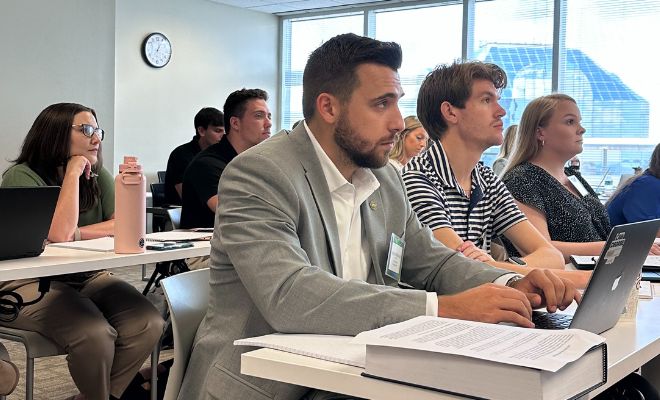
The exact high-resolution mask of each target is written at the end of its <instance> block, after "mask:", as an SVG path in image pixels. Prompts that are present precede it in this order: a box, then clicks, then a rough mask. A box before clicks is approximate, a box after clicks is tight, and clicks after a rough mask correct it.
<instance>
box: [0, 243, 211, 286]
mask: <svg viewBox="0 0 660 400" xmlns="http://www.w3.org/2000/svg"><path fill="white" fill-rule="evenodd" d="M193 244H194V247H188V248H185V249H175V250H166V251H154V250H147V251H146V252H144V253H140V254H115V253H114V252H100V251H87V250H77V249H66V248H61V247H52V246H46V249H45V250H44V252H43V253H42V254H41V255H40V256H38V257H28V258H19V259H15V260H4V261H0V281H10V280H14V279H26V278H38V277H43V276H52V275H61V274H71V273H76V272H84V271H95V270H99V269H110V268H118V267H126V266H129V265H139V264H151V263H157V262H161V261H170V260H178V259H180V258H188V257H199V256H207V255H209V253H210V251H211V244H210V242H206V241H200V242H193Z"/></svg>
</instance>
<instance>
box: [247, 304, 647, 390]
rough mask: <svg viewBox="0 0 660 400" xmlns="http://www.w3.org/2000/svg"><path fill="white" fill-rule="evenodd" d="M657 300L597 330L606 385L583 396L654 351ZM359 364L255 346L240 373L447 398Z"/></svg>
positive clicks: (641, 362)
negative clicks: (377, 375)
mask: <svg viewBox="0 0 660 400" xmlns="http://www.w3.org/2000/svg"><path fill="white" fill-rule="evenodd" d="M658 316H660V298H657V297H656V298H655V299H653V300H640V304H639V309H638V312H637V322H636V323H633V322H619V323H618V324H617V325H616V326H615V327H614V328H612V329H610V330H609V331H607V332H604V333H603V334H602V336H603V337H605V338H606V340H607V346H608V348H607V349H608V350H607V351H608V365H609V370H608V378H607V384H606V385H604V386H602V387H600V388H598V389H596V390H594V391H593V392H591V393H589V394H588V395H587V396H584V397H583V398H584V399H591V398H593V397H594V396H595V395H597V394H598V393H600V392H602V391H603V390H605V389H607V388H608V387H610V386H611V385H613V384H614V383H615V382H617V381H619V380H620V379H622V378H623V377H625V376H627V375H628V374H630V373H631V372H633V371H635V370H636V369H638V368H639V367H641V366H642V365H644V364H646V363H648V362H649V361H651V360H653V359H654V358H655V357H656V356H658V354H660V324H659V323H658ZM362 371H363V370H362V369H361V368H357V367H352V366H349V365H343V364H338V363H333V362H329V361H323V360H318V359H314V358H311V357H306V356H301V355H296V354H291V353H285V352H283V351H278V350H272V349H259V350H255V351H251V352H248V353H245V354H243V355H242V357H241V373H243V374H246V375H253V376H257V377H260V378H266V379H272V380H277V381H282V382H288V383H293V384H297V385H302V386H308V387H313V388H317V389H323V390H328V391H331V392H336V393H344V394H349V395H353V396H358V397H363V398H367V399H379V400H381V399H382V400H395V399H419V400H443V399H458V398H462V397H458V396H453V395H449V394H445V393H440V392H435V391H431V390H425V389H418V388H415V387H412V386H407V385H402V384H397V383H391V382H386V381H382V380H378V379H371V378H365V377H363V376H361V375H360V373H361V372H362Z"/></svg>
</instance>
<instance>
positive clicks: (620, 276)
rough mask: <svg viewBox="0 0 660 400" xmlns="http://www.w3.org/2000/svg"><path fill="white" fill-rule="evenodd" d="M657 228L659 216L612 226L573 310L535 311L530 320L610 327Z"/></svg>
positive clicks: (547, 324)
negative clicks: (560, 312) (563, 312)
mask: <svg viewBox="0 0 660 400" xmlns="http://www.w3.org/2000/svg"><path fill="white" fill-rule="evenodd" d="M658 229H660V219H654V220H650V221H643V222H635V223H632V224H625V225H618V226H615V227H614V228H613V229H612V231H611V232H610V235H609V236H608V238H607V242H605V247H603V252H602V253H601V255H600V257H599V258H598V262H597V263H596V267H595V268H594V271H593V274H592V275H591V279H590V280H589V284H588V285H587V289H586V290H585V291H584V294H583V296H582V302H580V305H579V306H578V308H577V310H576V311H575V314H574V315H570V314H559V313H546V312H539V311H535V312H534V315H533V317H532V321H533V322H534V323H535V324H536V325H537V327H541V328H547V329H565V328H576V329H583V330H585V331H590V332H593V333H596V334H599V333H602V332H604V331H606V330H608V329H610V328H611V327H613V326H614V325H615V324H616V323H617V321H618V320H619V317H620V316H621V312H622V311H623V308H624V306H625V304H626V301H627V299H628V295H629V294H630V290H631V289H632V288H633V285H635V284H636V282H637V276H638V275H639V274H640V272H641V271H642V264H644V260H646V256H647V254H648V252H649V250H650V249H651V245H652V244H653V241H654V240H655V235H656V234H657V233H658Z"/></svg>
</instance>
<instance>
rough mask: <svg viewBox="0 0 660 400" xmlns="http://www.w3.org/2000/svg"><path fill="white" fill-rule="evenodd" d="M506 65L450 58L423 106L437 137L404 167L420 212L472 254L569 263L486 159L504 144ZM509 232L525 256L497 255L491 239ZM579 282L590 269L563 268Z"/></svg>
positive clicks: (427, 89) (427, 87)
mask: <svg viewBox="0 0 660 400" xmlns="http://www.w3.org/2000/svg"><path fill="white" fill-rule="evenodd" d="M505 86H506V73H505V72H504V71H503V70H502V69H501V68H500V67H498V66H497V65H494V64H486V63H482V62H478V61H471V62H457V63H454V64H452V65H442V66H439V67H437V68H436V69H435V70H434V71H432V72H431V73H430V74H429V75H428V76H427V77H426V79H425V80H424V82H423V83H422V86H421V88H420V91H419V95H418V100H417V113H418V117H419V120H420V121H421V122H422V125H424V128H425V129H426V130H427V132H428V134H429V136H430V137H431V139H433V140H434V143H433V144H432V145H431V146H430V148H429V150H428V151H427V152H426V153H425V154H424V155H422V156H420V157H417V158H414V159H413V160H411V161H410V162H409V164H408V165H407V166H406V168H405V169H404V171H403V180H404V182H405V185H406V189H407V192H408V198H409V200H410V203H411V204H412V207H413V209H414V210H415V212H416V213H417V216H418V218H419V220H420V221H421V222H422V223H423V224H425V225H427V226H428V227H429V228H430V229H431V230H432V231H433V235H434V236H435V237H436V239H438V240H439V241H441V242H442V243H444V244H445V245H446V246H448V247H449V248H452V249H456V250H457V251H460V252H462V253H463V254H464V255H465V256H466V257H469V258H472V259H476V260H480V261H483V262H486V263H488V264H490V265H493V266H496V267H499V268H503V269H507V270H510V271H515V272H518V273H522V274H525V273H527V272H529V271H530V267H532V268H556V269H562V270H563V268H564V262H563V258H562V256H561V254H560V253H559V252H558V251H557V250H556V249H554V248H553V246H552V245H551V244H550V243H549V242H548V241H547V240H545V239H544V238H543V236H542V235H541V234H540V233H539V232H538V231H537V230H536V229H535V228H534V227H533V226H532V224H531V223H530V222H529V221H527V219H526V218H525V216H524V214H523V213H522V212H521V211H520V210H519V209H518V207H517V206H516V204H515V202H514V200H513V197H512V196H511V194H510V193H509V191H508V190H507V189H506V187H505V186H504V184H503V183H502V182H501V181H500V179H499V178H498V177H497V176H496V175H495V173H493V171H492V170H491V169H490V168H488V167H485V166H483V165H481V164H480V163H479V159H480V158H481V155H482V154H483V152H484V151H485V150H486V149H488V148H489V147H491V146H496V145H500V144H502V140H503V137H502V117H503V116H504V115H505V114H506V111H505V110H504V109H503V108H502V107H501V106H500V105H499V103H498V100H499V94H500V91H501V89H503V88H504V87H505ZM500 235H504V236H506V238H507V239H509V240H510V241H511V242H512V243H513V244H514V245H515V246H516V247H517V248H518V249H520V251H521V253H522V254H524V255H525V256H524V257H523V258H522V259H518V258H516V259H513V260H511V259H510V260H509V261H512V262H500V261H495V260H494V259H493V258H492V257H491V255H490V248H491V240H492V239H494V238H496V237H498V236H500ZM559 275H560V276H562V275H563V276H564V277H566V278H568V279H571V280H572V281H573V282H574V283H575V284H576V285H577V286H578V287H584V286H586V284H587V281H588V278H589V274H588V273H582V272H580V273H576V272H567V271H559Z"/></svg>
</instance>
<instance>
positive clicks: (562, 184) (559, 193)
mask: <svg viewBox="0 0 660 400" xmlns="http://www.w3.org/2000/svg"><path fill="white" fill-rule="evenodd" d="M581 119H582V117H581V114H580V109H579V108H578V106H577V104H576V102H575V100H574V99H573V98H571V97H570V96H567V95H565V94H559V93H556V94H551V95H548V96H542V97H539V98H537V99H535V100H533V101H532V102H531V103H529V105H528V106H527V107H526V108H525V111H524V112H523V115H522V118H521V120H520V125H519V127H518V136H517V141H516V146H515V150H514V154H513V155H512V156H511V158H510V159H509V163H508V164H507V166H506V167H505V169H504V174H503V177H502V180H503V181H504V184H505V185H506V186H507V188H508V189H509V191H510V192H511V194H512V195H513V197H514V198H515V199H516V203H517V204H518V207H520V209H521V210H522V211H523V212H524V213H525V215H526V216H527V218H528V219H529V221H530V222H531V223H532V224H533V225H534V226H535V227H536V229H538V230H539V231H540V232H541V234H543V236H545V238H546V239H548V240H550V241H551V242H552V244H553V245H554V246H555V248H557V249H558V250H559V251H560V252H561V253H562V255H563V256H564V259H565V260H566V261H567V262H568V261H569V257H570V255H571V254H576V255H595V254H600V252H601V250H602V248H603V245H604V243H605V242H604V240H605V239H606V238H607V235H608V234H609V232H610V229H611V226H610V220H609V218H608V216H607V211H606V210H605V207H604V206H603V205H602V204H601V202H600V200H599V199H598V196H597V195H596V193H595V192H594V190H593V189H592V188H591V186H589V184H588V183H587V181H586V180H584V178H582V176H581V175H580V173H579V172H578V171H576V170H575V169H571V168H565V165H566V163H567V162H568V161H569V160H570V159H572V158H573V157H575V156H576V155H578V154H580V153H581V152H582V143H583V135H584V133H585V131H586V130H585V129H584V127H583V126H582V125H581V123H580V121H581ZM509 250H510V251H514V252H515V249H512V248H511V247H509Z"/></svg>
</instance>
